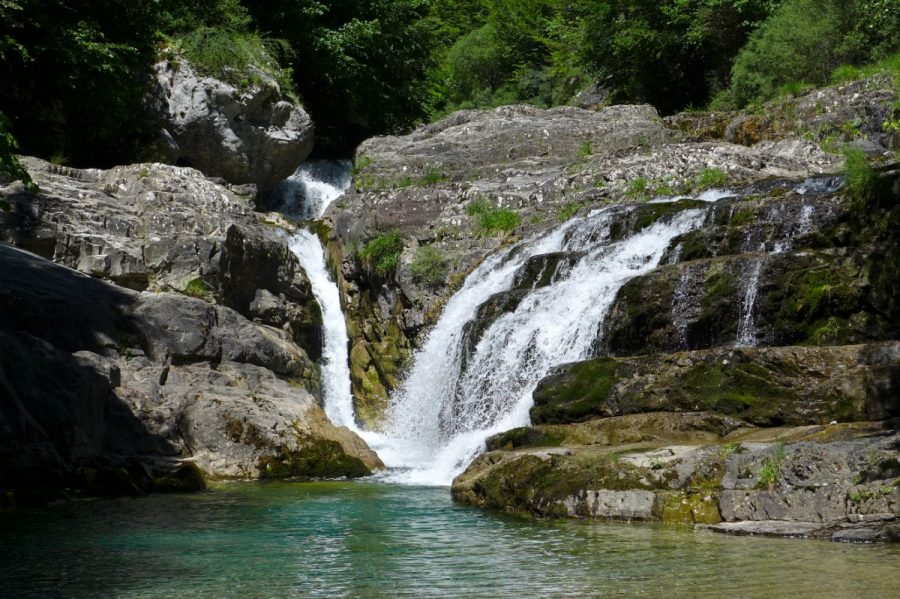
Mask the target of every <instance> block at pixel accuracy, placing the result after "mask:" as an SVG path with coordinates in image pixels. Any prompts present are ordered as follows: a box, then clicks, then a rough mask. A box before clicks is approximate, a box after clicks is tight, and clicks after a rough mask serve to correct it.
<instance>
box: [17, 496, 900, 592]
mask: <svg viewBox="0 0 900 599" xmlns="http://www.w3.org/2000/svg"><path fill="white" fill-rule="evenodd" d="M0 595H2V596H3V597H16V598H28V597H41V598H45V597H46V598H53V597H73V598H75V597H78V598H81V597H85V598H86V597H91V598H107V597H110V598H112V597H116V598H133V597H141V598H157V597H159V598H162V597H166V598H170V597H177V598H185V599H186V598H195V597H203V598H206V597H209V598H223V599H231V598H234V599H237V598H242V599H243V598H276V597H279V598H280V597H364V598H377V597H467V598H468V597H516V598H524V597H542V598H544V597H666V598H672V597H716V598H721V597H733V598H752V597H767V598H771V597H817V598H821V597H842V598H843V597H848V598H849V597H853V598H860V597H897V596H898V595H900V548H897V547H893V546H884V545H845V544H835V543H829V542H822V541H804V540H782V539H764V538H745V537H730V536H723V535H717V534H714V533H708V532H702V531H697V532H695V531H694V530H692V529H691V528H689V527H666V526H661V525H649V524H621V523H619V524H617V523H598V522H575V521H566V522H547V521H534V520H528V519H520V518H514V517H505V516H499V515H497V514H491V513H487V512H482V511H480V510H476V509H471V508H466V507H462V506H457V505H454V504H453V503H452V502H451V501H450V497H449V492H448V490H447V489H446V488H416V487H404V486H395V485H389V484H385V483H378V482H361V483H360V482H356V483H339V482H333V483H315V484H282V483H278V484H274V483H273V484H259V483H239V484H238V483H236V484H228V485H223V486H220V487H217V488H215V489H213V490H210V491H207V492H204V493H199V494H194V495H155V496H149V497H141V498H128V499H115V500H95V501H79V502H70V503H65V504H61V505H56V506H52V507H49V508H41V509H29V510H5V511H0Z"/></svg>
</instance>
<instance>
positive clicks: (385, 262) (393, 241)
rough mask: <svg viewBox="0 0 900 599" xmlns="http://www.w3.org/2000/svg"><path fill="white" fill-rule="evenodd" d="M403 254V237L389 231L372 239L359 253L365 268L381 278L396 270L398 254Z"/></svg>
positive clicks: (396, 232)
mask: <svg viewBox="0 0 900 599" xmlns="http://www.w3.org/2000/svg"><path fill="white" fill-rule="evenodd" d="M402 253H403V237H402V236H401V235H400V233H399V232H398V231H391V232H390V233H385V234H384V235H379V236H378V237H376V238H375V239H372V240H371V241H369V242H368V243H366V245H365V246H364V247H363V249H362V250H360V252H359V256H360V258H362V259H363V261H364V262H365V264H366V266H367V267H368V268H370V269H371V270H373V271H374V272H375V273H376V274H378V275H379V276H382V277H386V276H388V275H391V274H393V273H394V272H395V271H396V270H397V264H398V263H399V261H400V254H402Z"/></svg>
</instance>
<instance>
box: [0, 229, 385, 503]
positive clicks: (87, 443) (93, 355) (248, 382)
mask: <svg viewBox="0 0 900 599" xmlns="http://www.w3.org/2000/svg"><path fill="white" fill-rule="evenodd" d="M0 263H2V264H3V268H2V269H0V357H2V359H0V389H2V393H0V398H2V400H0V430H2V432H3V434H2V435H0V454H2V455H3V457H4V459H3V462H2V468H0V487H4V488H21V487H30V486H33V485H41V486H48V487H51V488H54V487H55V488H60V487H63V486H65V487H73V488H87V489H88V490H89V491H90V490H91V489H96V488H97V486H96V485H95V482H94V481H95V479H96V478H97V477H98V476H99V477H100V478H101V479H102V478H104V477H107V478H108V477H109V476H114V478H113V480H112V482H110V484H109V485H105V486H103V489H106V491H104V492H112V493H118V492H125V491H123V489H124V490H128V489H131V491H132V492H137V491H141V490H147V489H151V488H160V485H162V487H165V488H172V486H173V485H175V487H176V488H185V487H178V485H177V482H176V481H177V479H178V476H181V475H177V476H176V474H174V473H175V472H180V469H181V468H182V466H183V465H184V464H188V463H189V464H193V465H194V467H199V470H198V472H202V474H203V475H205V476H207V477H214V478H251V477H257V476H261V475H262V474H263V472H264V471H266V470H267V469H266V466H267V464H268V463H269V462H268V460H271V459H276V458H278V457H280V456H283V455H285V454H290V455H293V456H301V457H302V460H304V461H303V463H304V464H307V465H308V469H307V470H304V469H303V468H299V467H298V468H294V469H292V470H290V471H289V472H286V473H284V475H286V476H288V475H289V476H319V475H327V476H344V475H347V476H359V475H361V474H367V473H369V472H370V471H371V470H372V469H374V468H378V467H381V462H380V461H379V460H378V458H377V456H376V455H375V454H374V453H373V452H372V451H371V450H369V449H368V447H366V445H365V443H364V442H363V441H362V440H361V439H359V438H358V437H356V436H355V435H354V434H353V433H351V432H350V431H349V430H347V429H338V428H336V427H334V426H333V425H331V424H330V423H329V422H328V420H327V418H326V417H325V415H324V412H323V410H322V408H321V407H320V405H319V403H318V400H317V397H316V395H317V389H318V385H319V380H318V368H317V366H316V365H315V364H314V363H313V362H312V361H311V360H310V359H309V357H308V356H307V355H306V353H305V352H304V351H303V350H302V349H301V348H300V347H298V346H297V345H296V344H295V343H294V342H293V340H292V338H291V335H290V333H289V332H287V331H283V330H281V329H277V328H274V327H271V326H267V325H264V324H260V323H254V322H251V321H249V320H247V319H246V318H244V317H243V316H241V315H240V314H239V313H238V312H236V311H235V310H233V309H231V308H228V307H225V306H218V305H213V304H210V303H208V302H205V301H203V300H201V299H196V298H191V297H185V296H181V295H175V294H170V293H153V292H143V293H137V292H135V291H132V290H128V289H124V288H121V287H116V286H113V285H110V284H109V283H106V282H103V281H100V280H98V279H94V278H91V277H88V276H86V275H83V274H81V273H78V272H76V271H74V270H71V269H68V268H66V267H63V266H60V265H56V264H54V263H52V262H49V261H47V260H44V259H42V258H40V257H38V256H35V255H33V254H30V253H27V252H25V251H22V250H19V249H16V248H13V247H11V246H8V245H5V244H0ZM323 446H326V447H328V448H329V449H328V451H327V452H325V453H323V451H322V449H321V448H322V447H323ZM310 456H315V458H316V459H315V460H313V461H310V460H309V459H308V458H310ZM128 464H130V466H127V467H126V466H125V465H128ZM310 464H314V466H313V465H310ZM122 468H126V470H122ZM128 469H134V472H136V473H137V474H135V475H134V476H131V475H129V477H126V478H124V479H122V478H120V477H118V475H116V474H115V473H117V472H120V471H121V472H126V471H127V472H130V471H131V470H128ZM142 472H143V473H144V474H141V473H142ZM147 477H149V481H147ZM173 477H175V478H173ZM154 481H155V482H154ZM157 483H158V484H157ZM110 485H111V486H110ZM107 487H109V488H107ZM117 489H118V490H117Z"/></svg>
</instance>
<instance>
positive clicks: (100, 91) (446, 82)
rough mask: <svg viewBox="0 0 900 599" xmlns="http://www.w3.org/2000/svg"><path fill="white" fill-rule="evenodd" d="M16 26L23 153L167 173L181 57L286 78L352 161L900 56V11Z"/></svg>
mask: <svg viewBox="0 0 900 599" xmlns="http://www.w3.org/2000/svg"><path fill="white" fill-rule="evenodd" d="M0 23H2V24H0V58H2V61H0V77H2V79H3V81H4V82H5V85H4V92H3V94H2V95H0V111H2V112H3V113H5V114H6V115H7V117H8V118H9V119H10V120H11V132H12V133H13V134H14V135H15V136H16V137H17V139H18V140H19V141H20V142H21V146H22V147H21V151H22V152H24V153H26V154H34V155H38V156H41V157H44V158H48V159H49V158H53V159H54V161H55V162H68V163H71V164H72V165H76V166H78V165H92V166H104V165H109V164H115V163H121V162H123V161H133V160H136V159H155V158H158V157H157V156H154V155H152V151H151V150H148V148H152V147H153V145H152V142H153V141H154V140H155V137H156V135H157V131H158V126H156V123H155V122H154V118H153V116H152V114H150V113H149V111H148V110H147V108H146V106H145V102H144V98H145V96H146V94H147V92H148V91H149V90H150V89H151V86H152V81H151V77H150V74H151V68H150V65H151V64H152V63H153V62H155V61H157V60H159V59H160V50H161V49H162V48H165V47H169V48H174V49H176V50H177V51H178V52H180V53H181V54H182V55H183V56H185V57H186V58H188V59H189V60H191V62H192V63H193V64H195V65H196V66H198V67H199V68H201V69H202V70H204V71H206V72H208V73H209V74H212V75H214V76H217V77H220V78H223V79H226V80H229V81H230V82H232V83H234V84H237V85H242V84H247V83H249V82H252V81H253V80H254V78H256V77H259V76H268V77H272V78H274V79H275V80H276V81H278V82H279V84H280V86H281V87H282V90H283V91H284V92H285V93H287V94H288V95H293V96H294V97H295V98H296V99H301V98H302V101H303V102H304V103H305V105H306V108H307V109H308V110H309V112H310V113H311V114H312V117H313V119H314V120H315V121H316V123H317V125H318V130H319V134H320V135H319V139H320V150H321V149H323V148H324V149H325V151H328V150H329V149H330V150H334V151H342V152H346V151H347V149H348V148H350V147H352V146H354V145H355V144H356V143H358V142H359V141H361V140H362V139H364V138H365V137H368V136H371V135H373V134H379V133H388V132H397V131H401V130H405V129H408V128H409V127H410V126H412V125H414V124H415V123H417V122H421V121H422V120H426V119H433V118H436V117H437V116H439V115H441V114H446V113H447V112H449V111H451V110H455V109H458V108H470V107H488V106H497V105H500V104H510V103H520V102H524V103H531V104H535V105H538V106H551V105H559V104H567V103H573V102H574V103H578V104H581V105H596V104H602V103H612V102H649V103H651V104H653V105H654V106H656V107H657V108H658V109H660V110H661V111H662V112H664V113H670V112H674V111H676V110H680V109H683V108H685V107H688V106H702V105H706V104H707V103H708V102H709V101H710V99H712V98H713V97H715V99H716V100H715V103H714V105H715V106H716V107H722V108H728V107H733V106H738V107H740V106H743V105H746V104H748V103H754V102H759V101H762V100H766V99H769V98H771V97H773V96H776V95H778V94H780V93H783V92H785V91H792V90H797V89H802V88H803V86H805V85H821V84H824V83H826V82H828V81H829V79H830V78H831V77H832V75H833V74H836V75H837V76H839V77H841V76H842V75H841V74H842V73H843V74H846V73H847V72H849V71H851V70H853V67H852V65H862V64H865V63H874V62H878V61H882V68H884V69H887V70H894V71H896V69H895V68H892V65H894V66H896V62H897V60H896V56H897V55H896V54H895V53H896V51H897V50H898V44H900V42H898V40H900V11H897V10H896V3H895V2H894V1H893V0H852V1H848V2H841V1H838V0H828V1H826V2H812V1H811V0H665V1H662V2H656V1H652V2H650V1H646V0H577V1H576V2H560V1H559V0H527V1H516V2H513V1H510V0H392V1H378V0H353V1H350V2H341V3H323V2H318V1H316V0H300V1H287V0H278V1H275V2H271V1H269V2H262V1H261V0H203V1H201V2H193V3H189V4H185V3H180V2H174V1H173V0H154V1H153V2H140V3H133V2H123V1H121V0H102V1H100V2H93V3H76V4H72V3H67V2H62V1H61V0H3V1H2V2H0ZM841 65H851V66H849V67H847V66H844V67H841ZM839 67H841V68H839ZM836 69H837V71H836V73H835V70H836ZM579 92H581V93H580V94H579ZM7 153H8V152H7Z"/></svg>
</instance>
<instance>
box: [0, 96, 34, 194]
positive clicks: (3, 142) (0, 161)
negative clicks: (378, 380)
mask: <svg viewBox="0 0 900 599" xmlns="http://www.w3.org/2000/svg"><path fill="white" fill-rule="evenodd" d="M18 148H19V144H18V143H16V138H15V137H13V136H12V133H10V132H9V121H7V120H6V117H5V116H3V113H2V112H0V177H2V178H5V179H7V180H9V181H21V182H22V183H24V184H25V189H27V190H28V191H30V192H32V193H37V191H38V188H37V185H35V183H34V181H32V180H31V176H30V175H29V174H28V171H26V170H25V169H24V168H23V167H22V165H21V164H19V157H18V156H16V150H17V149H18Z"/></svg>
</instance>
